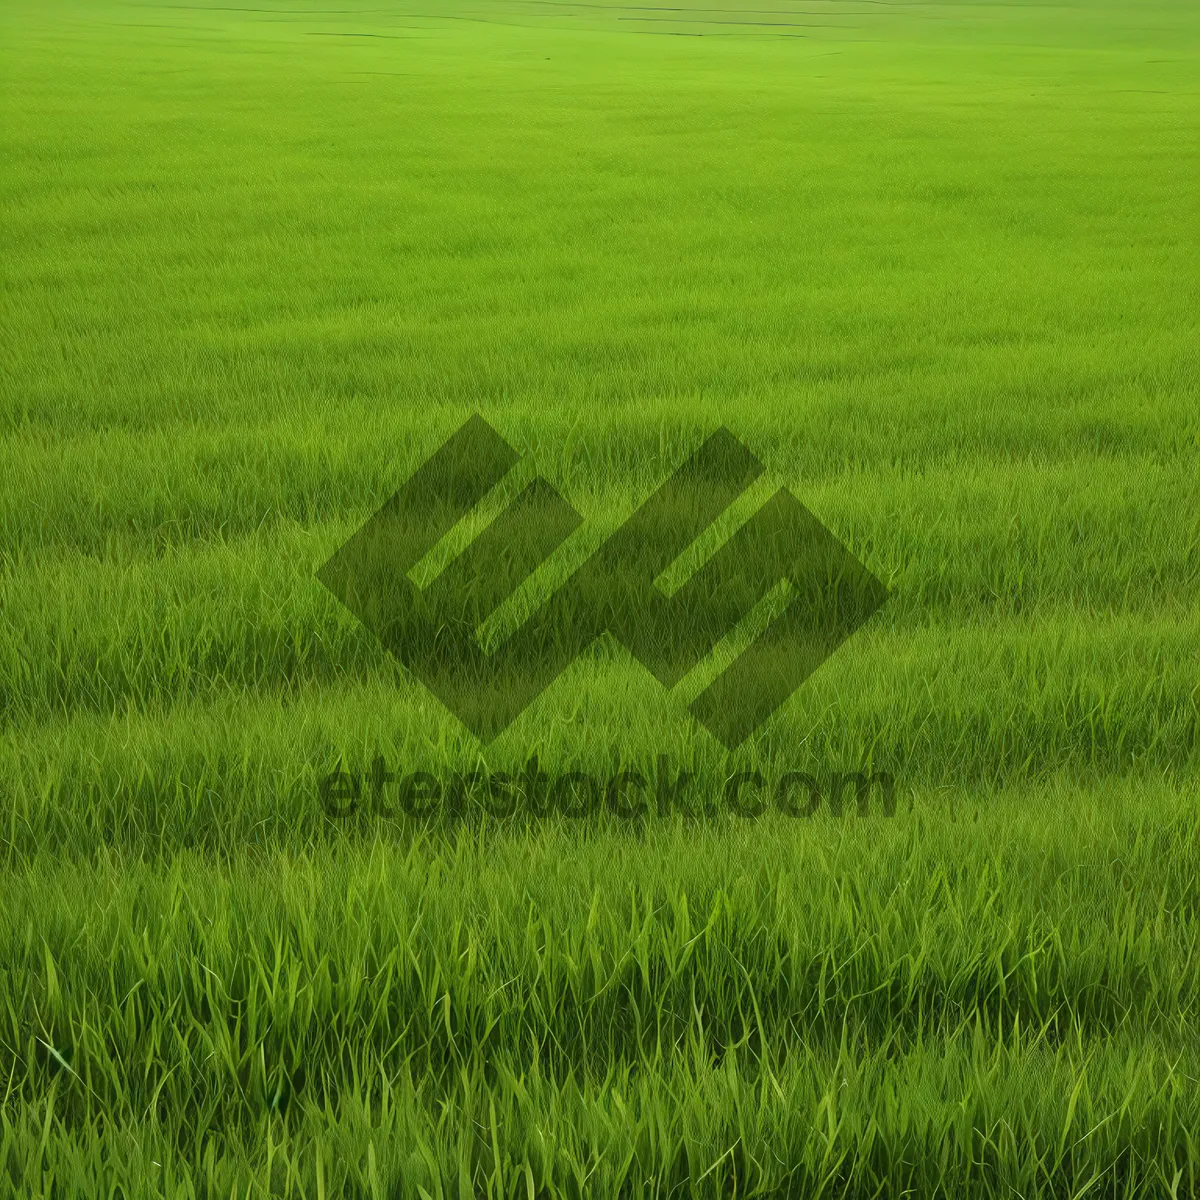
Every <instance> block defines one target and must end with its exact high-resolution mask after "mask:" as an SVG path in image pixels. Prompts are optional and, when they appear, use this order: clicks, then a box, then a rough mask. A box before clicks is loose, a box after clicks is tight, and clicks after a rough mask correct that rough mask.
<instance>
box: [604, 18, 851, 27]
mask: <svg viewBox="0 0 1200 1200" xmlns="http://www.w3.org/2000/svg"><path fill="white" fill-rule="evenodd" d="M617 20H618V21H663V22H677V23H678V24H680V25H767V26H770V27H771V28H773V29H857V28H858V27H857V26H856V25H818V24H816V23H815V22H811V21H690V20H688V19H687V18H686V17H618V18H617Z"/></svg>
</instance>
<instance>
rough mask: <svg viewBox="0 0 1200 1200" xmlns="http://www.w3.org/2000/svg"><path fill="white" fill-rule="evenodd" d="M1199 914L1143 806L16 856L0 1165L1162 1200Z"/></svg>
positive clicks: (1175, 826)
mask: <svg viewBox="0 0 1200 1200" xmlns="http://www.w3.org/2000/svg"><path fill="white" fill-rule="evenodd" d="M739 825H740V827H738V826H739ZM81 896H86V897H87V903H86V906H85V907H84V908H82V909H81V907H80V898H81ZM1198 896H1200V819H1198V818H1197V815H1196V812H1195V807H1194V804H1193V803H1192V802H1191V798H1190V796H1187V795H1185V794H1182V793H1180V792H1178V791H1176V790H1172V789H1170V788H1166V787H1163V786H1161V785H1160V786H1157V787H1155V786H1146V785H1145V784H1142V785H1139V786H1134V785H1129V784H1125V785H1120V786H1116V787H1113V786H1107V787H1105V786H1101V787H1093V788H1088V789H1083V788H1080V787H1078V786H1073V785H1071V784H1069V783H1067V782H1060V783H1059V784H1058V785H1057V786H1045V785H1043V786H1042V787H1040V788H1038V789H1034V790H1033V791H1032V792H1026V793H1024V794H1022V793H1018V792H1014V793H1009V794H998V795H994V796H991V797H989V798H987V802H986V803H983V804H979V803H975V802H973V801H971V800H970V799H969V798H964V797H958V798H957V800H956V799H955V798H954V797H951V796H947V795H942V796H940V797H938V796H936V795H934V794H922V795H920V796H919V797H917V798H915V803H914V805H913V806H912V808H911V809H908V810H906V811H903V812H901V813H898V814H897V816H896V817H893V818H891V819H888V818H885V817H879V816H876V817H874V818H869V819H866V820H856V821H849V822H846V821H841V822H839V821H835V820H831V819H827V818H818V819H816V820H814V821H811V822H789V821H778V820H775V821H772V820H764V821H763V822H761V823H745V822H741V823H739V822H736V821H734V822H733V825H732V826H731V825H730V824H729V823H725V824H724V825H722V824H720V823H717V824H708V825H702V826H699V827H696V826H692V827H690V828H684V827H681V826H678V825H675V826H668V825H660V824H654V823H651V824H650V825H647V826H642V827H637V828H634V827H628V826H627V827H625V828H610V829H608V830H606V831H601V830H597V829H595V828H591V827H585V828H584V829H583V830H582V831H580V830H579V829H578V828H576V829H575V830H574V831H571V830H570V829H567V828H564V826H563V825H562V824H561V823H555V822H548V823H546V824H544V825H540V826H537V827H535V828H532V829H524V830H521V831H518V832H516V833H504V832H501V831H496V830H493V831H491V832H490V833H489V832H485V831H480V830H476V831H475V832H474V834H472V833H471V832H470V831H460V832H459V833H458V834H445V833H437V832H430V831H426V832H424V833H414V832H413V831H412V830H409V831H407V832H404V831H396V833H395V834H394V835H393V837H391V838H388V837H386V836H385V837H384V839H383V840H380V839H379V837H378V836H376V837H374V838H372V837H370V836H366V837H361V836H360V837H353V836H351V837H349V838H348V839H345V840H343V839H340V838H334V839H332V840H331V841H330V842H329V843H327V844H326V845H324V846H322V847H320V848H317V849H313V850H309V851H308V852H305V853H300V854H294V853H292V854H289V853H280V852H278V851H266V852H264V853H261V854H258V855H252V854H247V853H245V852H243V854H242V855H241V856H239V860H238V861H236V862H234V863H232V864H230V863H226V864H225V865H224V866H223V867H222V868H220V869H214V866H213V865H212V863H211V862H210V861H209V860H206V859H205V858H203V857H197V856H196V855H194V854H190V853H187V852H183V853H180V854H178V855H177V856H176V857H175V858H174V859H173V861H172V864H171V866H170V868H169V869H167V870H165V871H164V870H161V869H159V868H157V867H155V866H153V865H150V864H147V863H145V862H141V861H138V860H130V859H128V858H122V857H121V856H120V855H118V854H115V853H111V852H110V853H104V854H101V855H100V856H98V857H95V858H91V859H88V860H81V861H78V862H71V863H67V862H64V861H62V859H61V858H60V859H58V860H57V861H53V862H48V861H45V860H31V861H30V862H29V863H28V864H27V865H26V867H25V868H24V869H21V870H16V871H11V872H10V873H9V876H8V883H7V902H6V911H5V915H4V922H3V926H2V927H0V953H2V955H3V960H4V962H5V964H6V972H5V975H4V976H3V977H2V978H3V981H2V984H0V990H2V999H3V1009H2V1011H3V1013H4V1017H3V1022H2V1023H0V1029H2V1030H3V1034H2V1043H3V1045H4V1047H5V1051H4V1059H3V1067H4V1073H5V1075H6V1076H7V1077H8V1095H7V1099H6V1103H5V1109H4V1114H3V1117H2V1118H0V1122H2V1125H0V1169H3V1170H5V1171H7V1173H8V1178H9V1179H10V1180H11V1181H12V1182H13V1184H14V1185H15V1186H17V1187H18V1188H19V1189H20V1188H22V1187H24V1188H29V1187H30V1186H31V1185H32V1184H33V1181H35V1180H42V1179H44V1178H47V1177H48V1175H43V1172H44V1171H45V1172H48V1173H50V1174H53V1176H54V1177H55V1178H56V1180H57V1184H58V1186H59V1187H60V1188H62V1189H64V1191H66V1192H70V1191H71V1190H72V1189H73V1188H78V1189H81V1190H82V1191H83V1192H84V1193H85V1194H112V1189H113V1188H125V1189H128V1190H129V1191H132V1192H137V1191H141V1190H156V1189H162V1190H164V1191H166V1192H168V1193H171V1192H173V1189H175V1188H177V1187H179V1186H184V1185H185V1181H190V1185H191V1186H192V1187H193V1188H196V1190H198V1191H201V1192H204V1193H205V1194H212V1195H217V1194H222V1195H227V1194H229V1193H230V1192H231V1191H234V1192H236V1193H238V1194H244V1193H245V1191H246V1188H247V1186H249V1185H250V1183H251V1181H254V1182H256V1183H257V1185H258V1186H259V1187H261V1188H263V1189H266V1190H278V1191H280V1192H282V1193H285V1194H286V1193H289V1192H290V1193H292V1194H297V1195H299V1194H305V1195H316V1194H321V1191H322V1189H324V1190H325V1194H328V1195H337V1194H344V1193H346V1192H356V1193H359V1192H361V1193H362V1194H367V1195H372V1194H379V1195H414V1196H415V1195H419V1194H440V1193H441V1190H442V1188H443V1187H446V1188H448V1189H449V1190H451V1191H453V1190H459V1192H460V1194H462V1193H463V1192H466V1193H485V1192H486V1193H487V1194H494V1195H525V1194H527V1191H526V1189H530V1190H532V1191H533V1192H534V1194H549V1193H554V1194H565V1195H595V1194H597V1192H598V1191H599V1192H600V1193H601V1194H616V1193H621V1194H628V1195H634V1194H637V1195H641V1194H645V1193H647V1192H650V1193H656V1192H662V1193H666V1192H669V1191H672V1190H674V1189H675V1188H676V1187H678V1186H679V1185H681V1184H683V1183H684V1182H685V1181H689V1180H690V1181H691V1184H692V1185H695V1186H696V1187H698V1189H699V1190H700V1191H702V1192H707V1193H712V1194H716V1193H720V1192H724V1191H729V1190H736V1191H738V1192H739V1193H740V1192H745V1191H755V1190H767V1191H772V1190H786V1191H787V1192H788V1194H799V1195H815V1194H852V1195H875V1194H880V1192H881V1190H883V1191H886V1192H888V1193H894V1191H895V1190H898V1189H900V1188H904V1187H911V1188H912V1189H914V1190H915V1191H916V1192H918V1193H919V1194H921V1195H945V1196H955V1195H962V1194H964V1193H970V1194H978V1195H988V1196H991V1195H995V1196H1000V1195H1008V1194H1011V1190H1012V1189H1016V1190H1017V1191H1019V1192H1020V1193H1021V1194H1023V1195H1076V1194H1078V1193H1079V1191H1080V1190H1082V1189H1083V1188H1084V1187H1085V1186H1089V1185H1090V1187H1091V1188H1092V1189H1093V1190H1095V1191H1097V1192H1098V1193H1099V1194H1105V1195H1130V1194H1146V1195H1159V1194H1175V1195H1191V1194H1194V1192H1195V1190H1196V1188H1197V1186H1200V1178H1198V1177H1197V1164H1198V1158H1197V1155H1198V1153H1200V1146H1198V1145H1197V1140H1196V1138H1197V1129H1198V1128H1200V1111H1198V1109H1197V1097H1200V1087H1198V1086H1197V1084H1198V1081H1200V1054H1198V1052H1197V1045H1196V1041H1195V1036H1194V1029H1195V1024H1196V1021H1197V1020H1198V1019H1200V1011H1198V1008H1197V1005H1198V997H1200V907H1198V906H1197V897H1198ZM152 1163H153V1165H151V1164H152ZM422 1188H423V1189H425V1192H424V1193H422V1191H421V1189H422ZM1172 1189H1175V1190H1174V1192H1172ZM185 1190H186V1189H185Z"/></svg>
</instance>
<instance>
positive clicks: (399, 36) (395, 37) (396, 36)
mask: <svg viewBox="0 0 1200 1200" xmlns="http://www.w3.org/2000/svg"><path fill="white" fill-rule="evenodd" d="M306 32H307V34H308V36H309V37H369V38H387V39H388V40H389V41H393V42H403V41H407V40H408V39H409V38H410V37H412V36H413V35H412V34H409V33H324V32H314V31H313V30H311V29H309V30H307V31H306Z"/></svg>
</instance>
